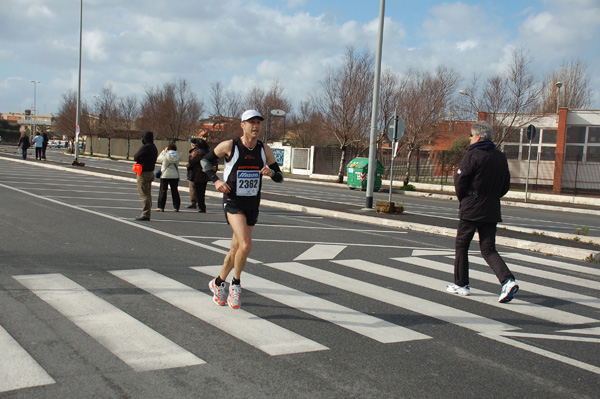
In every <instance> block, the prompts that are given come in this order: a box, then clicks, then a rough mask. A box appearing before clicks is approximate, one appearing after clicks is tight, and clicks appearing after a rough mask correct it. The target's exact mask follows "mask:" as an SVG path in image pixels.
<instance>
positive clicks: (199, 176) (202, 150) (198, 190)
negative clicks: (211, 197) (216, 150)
mask: <svg viewBox="0 0 600 399" xmlns="http://www.w3.org/2000/svg"><path fill="white" fill-rule="evenodd" d="M206 154H208V143H207V142H206V140H203V139H196V144H195V146H194V149H193V150H192V151H191V152H190V160H189V166H190V168H191V170H192V171H193V172H192V173H191V176H190V177H191V178H192V180H191V182H192V183H193V186H194V188H193V191H194V199H195V203H197V205H198V212H200V213H206V186H207V184H208V175H207V174H206V173H204V171H203V170H202V165H201V163H200V161H202V158H204V156H205V155H206ZM190 191H191V190H190ZM194 206H195V205H194ZM188 208H189V207H188Z"/></svg>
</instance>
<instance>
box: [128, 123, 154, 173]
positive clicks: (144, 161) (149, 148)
mask: <svg viewBox="0 0 600 399" xmlns="http://www.w3.org/2000/svg"><path fill="white" fill-rule="evenodd" d="M142 144H143V145H142V146H141V147H140V149H139V150H138V152H136V153H135V155H134V156H133V160H134V161H135V162H137V163H139V164H141V165H142V172H153V171H154V165H155V164H156V158H158V150H157V149H156V146H155V145H154V134H152V132H144V135H143V136H142Z"/></svg>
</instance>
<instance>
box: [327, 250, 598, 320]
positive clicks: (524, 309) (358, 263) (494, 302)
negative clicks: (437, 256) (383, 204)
mask: <svg viewBox="0 0 600 399" xmlns="http://www.w3.org/2000/svg"><path fill="white" fill-rule="evenodd" d="M393 259H394V260H396V261H399V262H404V263H408V264H411V265H416V266H422V265H429V266H430V268H431V269H435V270H439V269H440V268H444V266H446V265H444V264H441V263H438V262H434V261H432V260H429V259H423V258H393ZM334 263H337V264H340V265H343V266H347V267H351V268H353V269H358V270H363V271H367V272H369V273H373V274H377V275H379V276H383V277H386V278H391V279H395V280H398V281H404V282H406V283H409V284H414V285H418V286H421V287H425V288H429V289H432V290H436V291H441V290H443V289H444V288H445V287H446V285H447V284H448V283H449V282H450V281H444V280H439V279H436V278H432V277H427V276H422V275H420V274H417V273H411V272H407V271H404V270H401V269H396V268H393V267H389V266H383V265H378V264H376V263H372V262H368V261H363V260H359V259H357V260H354V259H351V260H344V261H334ZM436 263H437V265H436ZM461 298H465V299H468V300H472V301H475V302H479V303H484V304H486V305H490V306H494V307H497V308H501V309H504V310H508V311H511V312H515V313H520V314H524V315H527V316H531V317H535V318H538V319H541V320H546V321H550V322H553V323H560V324H573V325H576V324H586V323H595V322H598V321H597V320H594V319H591V318H589V317H584V316H579V315H576V314H573V313H569V312H565V311H562V310H558V309H552V308H548V307H545V306H541V305H538V304H535V303H530V302H526V301H522V300H519V299H517V298H515V299H513V300H512V302H511V303H510V305H507V304H501V303H499V302H498V294H495V293H490V292H486V291H481V290H477V289H474V288H471V295H470V296H467V297H461Z"/></svg>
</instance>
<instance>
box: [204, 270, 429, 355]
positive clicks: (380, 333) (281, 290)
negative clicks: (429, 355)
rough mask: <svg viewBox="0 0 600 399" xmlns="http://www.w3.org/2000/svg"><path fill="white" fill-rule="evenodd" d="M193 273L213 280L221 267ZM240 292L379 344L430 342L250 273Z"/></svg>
mask: <svg viewBox="0 0 600 399" xmlns="http://www.w3.org/2000/svg"><path fill="white" fill-rule="evenodd" d="M192 269H194V270H197V271H200V272H202V273H205V274H208V275H209V276H214V275H216V274H217V273H219V270H220V269H221V266H200V267H192ZM243 289H244V290H249V291H253V292H255V293H257V294H259V295H262V296H264V297H266V298H269V299H271V300H273V301H276V302H279V303H282V304H284V305H286V306H289V307H292V308H296V309H298V310H301V311H302V312H305V313H308V314H310V315H312V316H314V317H317V318H319V319H322V320H326V321H328V322H330V323H333V324H336V325H338V326H340V327H343V328H346V329H348V330H350V331H354V332H355V333H357V334H361V335H364V336H366V337H369V338H371V339H374V340H376V341H379V342H382V343H386V344H387V343H392V342H406V341H415V340H422V339H429V338H431V337H430V336H428V335H425V334H421V333H419V332H416V331H413V330H410V329H408V328H405V327H401V326H398V325H396V324H392V323H390V322H387V321H385V320H381V319H378V318H376V317H373V316H370V315H366V314H364V313H361V312H358V311H356V310H353V309H350V308H348V307H345V306H341V305H338V304H336V303H333V302H331V301H327V300H325V299H321V298H319V297H316V296H314V295H310V294H307V293H305V292H302V291H298V290H295V289H293V288H289V287H286V286H284V285H281V284H277V283H274V282H272V281H270V280H266V279H263V278H260V277H257V276H254V275H252V274H250V273H244V282H243Z"/></svg>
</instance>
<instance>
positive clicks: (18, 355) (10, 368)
mask: <svg viewBox="0 0 600 399" xmlns="http://www.w3.org/2000/svg"><path fill="white" fill-rule="evenodd" d="M0 348H2V360H1V361H0V392H6V391H12V390H15V389H21V388H30V387H37V386H40V385H49V384H54V383H56V381H54V379H53V378H52V377H50V375H48V373H47V372H46V370H44V369H43V368H42V367H41V366H40V365H39V364H38V362H36V361H35V360H34V359H33V358H32V357H31V355H29V353H27V351H26V350H25V349H23V348H22V347H21V346H20V345H19V343H18V342H17V341H16V340H15V339H14V338H13V337H12V336H11V335H10V334H9V333H8V331H6V330H5V329H4V328H3V327H2V326H0Z"/></svg>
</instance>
